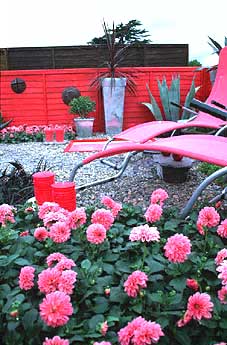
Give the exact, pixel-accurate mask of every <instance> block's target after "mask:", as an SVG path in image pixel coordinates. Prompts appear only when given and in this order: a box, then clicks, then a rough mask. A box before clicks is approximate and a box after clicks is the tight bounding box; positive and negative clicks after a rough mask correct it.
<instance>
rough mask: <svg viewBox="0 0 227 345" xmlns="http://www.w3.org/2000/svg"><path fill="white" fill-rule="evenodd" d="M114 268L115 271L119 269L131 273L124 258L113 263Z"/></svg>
mask: <svg viewBox="0 0 227 345" xmlns="http://www.w3.org/2000/svg"><path fill="white" fill-rule="evenodd" d="M115 269H116V271H119V272H124V273H131V268H130V264H129V262H128V261H126V260H119V261H117V262H116V264H115Z"/></svg>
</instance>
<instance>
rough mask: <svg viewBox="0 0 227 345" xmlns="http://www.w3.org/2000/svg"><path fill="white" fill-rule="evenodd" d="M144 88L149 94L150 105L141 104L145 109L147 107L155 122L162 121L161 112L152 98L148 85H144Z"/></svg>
mask: <svg viewBox="0 0 227 345" xmlns="http://www.w3.org/2000/svg"><path fill="white" fill-rule="evenodd" d="M146 88H147V91H148V93H149V96H150V101H151V103H142V104H144V105H145V106H146V107H148V109H149V110H150V111H151V112H152V114H153V116H154V117H155V120H157V121H162V120H163V116H162V112H161V110H160V108H159V106H158V104H157V102H156V100H155V98H154V96H153V95H152V93H151V91H150V89H149V86H148V84H146Z"/></svg>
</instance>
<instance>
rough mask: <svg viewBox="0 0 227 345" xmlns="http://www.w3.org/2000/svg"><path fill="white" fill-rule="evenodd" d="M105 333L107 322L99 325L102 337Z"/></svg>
mask: <svg viewBox="0 0 227 345" xmlns="http://www.w3.org/2000/svg"><path fill="white" fill-rule="evenodd" d="M107 331H108V323H107V321H104V322H102V324H101V325H100V332H101V334H102V335H103V336H105V335H106V332H107Z"/></svg>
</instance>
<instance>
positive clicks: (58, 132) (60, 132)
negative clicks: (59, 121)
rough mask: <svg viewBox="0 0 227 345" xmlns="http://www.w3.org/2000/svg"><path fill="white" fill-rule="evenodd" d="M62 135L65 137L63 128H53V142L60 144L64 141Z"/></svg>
mask: <svg viewBox="0 0 227 345" xmlns="http://www.w3.org/2000/svg"><path fill="white" fill-rule="evenodd" d="M64 135H65V130H64V128H61V127H59V128H58V127H57V128H55V140H56V141H57V142H59V143H62V142H63V141H64Z"/></svg>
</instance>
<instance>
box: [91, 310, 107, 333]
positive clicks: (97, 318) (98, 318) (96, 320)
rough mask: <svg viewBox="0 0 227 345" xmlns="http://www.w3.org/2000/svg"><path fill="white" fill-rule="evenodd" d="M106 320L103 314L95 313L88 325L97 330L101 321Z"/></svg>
mask: <svg viewBox="0 0 227 345" xmlns="http://www.w3.org/2000/svg"><path fill="white" fill-rule="evenodd" d="M101 322H104V316H103V315H99V314H98V315H94V316H92V318H91V319H90V320H89V321H88V326H89V328H90V329H92V330H95V329H96V326H97V325H98V324H99V323H101Z"/></svg>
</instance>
